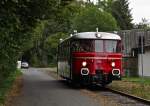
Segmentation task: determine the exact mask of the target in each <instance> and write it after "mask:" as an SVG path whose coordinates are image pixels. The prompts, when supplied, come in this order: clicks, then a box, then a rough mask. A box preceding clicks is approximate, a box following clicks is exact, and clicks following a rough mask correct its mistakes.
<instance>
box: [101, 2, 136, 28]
mask: <svg viewBox="0 0 150 106" xmlns="http://www.w3.org/2000/svg"><path fill="white" fill-rule="evenodd" d="M99 7H101V8H103V9H104V10H105V11H107V12H109V13H111V14H112V15H113V16H114V17H115V19H116V21H117V24H118V26H119V27H120V29H122V30H129V29H132V28H133V24H132V20H133V19H132V15H131V9H129V2H128V0H103V1H102V0H99Z"/></svg>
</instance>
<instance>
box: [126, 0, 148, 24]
mask: <svg viewBox="0 0 150 106" xmlns="http://www.w3.org/2000/svg"><path fill="white" fill-rule="evenodd" d="M129 3H130V5H129V7H130V9H132V11H131V13H132V16H133V19H134V20H133V22H134V23H139V22H141V19H142V18H146V19H147V20H148V22H150V0H129Z"/></svg>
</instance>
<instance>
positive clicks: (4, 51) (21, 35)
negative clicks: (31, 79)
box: [0, 0, 58, 83]
mask: <svg viewBox="0 0 150 106" xmlns="http://www.w3.org/2000/svg"><path fill="white" fill-rule="evenodd" d="M57 8H58V1H57V0H42V1H41V0H1V1H0V13H1V15H0V83H1V81H2V80H3V79H5V78H6V77H7V76H9V74H10V73H11V72H13V71H14V70H15V69H16V62H17V60H18V59H19V58H20V57H21V55H22V54H23V52H25V51H27V50H28V49H30V48H31V47H32V46H33V44H32V43H33V41H34V40H35V39H34V37H35V36H33V33H34V29H35V28H36V27H37V26H38V25H39V23H40V22H41V21H43V20H46V19H49V18H52V17H54V16H55V13H57V10H58V9H57Z"/></svg>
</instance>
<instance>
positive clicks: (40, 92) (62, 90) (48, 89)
mask: <svg viewBox="0 0 150 106" xmlns="http://www.w3.org/2000/svg"><path fill="white" fill-rule="evenodd" d="M12 106H100V103H98V102H96V101H94V99H92V98H90V97H89V96H86V95H83V94H82V93H81V91H80V90H78V89H74V88H71V87H69V86H67V85H66V84H64V83H63V82H62V81H60V80H56V79H54V78H52V77H51V76H49V75H47V74H46V73H44V72H42V71H38V69H36V68H30V69H28V70H23V88H22V92H21V94H20V95H19V96H18V97H14V100H13V103H12Z"/></svg>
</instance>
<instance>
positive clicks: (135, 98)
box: [105, 88, 150, 106]
mask: <svg viewBox="0 0 150 106" xmlns="http://www.w3.org/2000/svg"><path fill="white" fill-rule="evenodd" d="M105 89H106V90H108V91H110V92H113V93H116V94H119V95H122V96H125V97H128V98H131V99H134V100H136V101H138V102H141V103H143V104H146V105H148V106H150V100H147V99H143V98H141V97H138V96H134V95H130V94H127V93H124V92H121V91H117V90H114V89H111V88H105Z"/></svg>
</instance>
